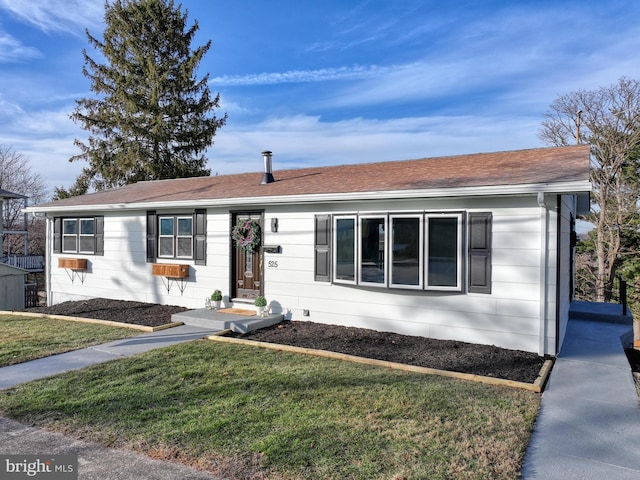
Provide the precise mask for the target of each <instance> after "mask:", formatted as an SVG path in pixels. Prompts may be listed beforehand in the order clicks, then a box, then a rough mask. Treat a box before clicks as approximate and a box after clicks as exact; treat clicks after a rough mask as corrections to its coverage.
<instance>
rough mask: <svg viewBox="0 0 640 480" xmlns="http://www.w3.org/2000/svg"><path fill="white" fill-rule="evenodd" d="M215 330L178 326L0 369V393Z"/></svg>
mask: <svg viewBox="0 0 640 480" xmlns="http://www.w3.org/2000/svg"><path fill="white" fill-rule="evenodd" d="M217 331H218V330H214V329H210V328H203V327H196V326H191V325H182V326H179V327H173V328H168V329H166V330H160V331H158V332H152V333H143V334H141V335H138V336H136V337H131V338H125V339H123V340H116V341H113V342H109V343H105V344H102V345H95V346H93V347H88V348H83V349H81V350H75V351H73V352H67V353H61V354H59V355H52V356H50V357H45V358H40V359H38V360H33V361H31V362H24V363H18V364H16V365H10V366H8V367H3V368H0V390H3V389H5V388H9V387H12V386H13V385H17V384H18V383H24V382H30V381H32V380H37V379H38V378H45V377H50V376H51V375H55V374H56V373H62V372H67V371H69V370H76V369H78V368H83V367H87V366H89V365H93V364H96V363H102V362H107V361H109V360H114V359H116V358H122V357H130V356H132V355H137V354H138V353H143V352H146V351H148V350H152V349H155V348H162V347H168V346H169V345H175V344H177V343H182V342H189V341H191V340H196V339H198V338H203V337H206V336H207V335H213V334H214V333H216V332H217Z"/></svg>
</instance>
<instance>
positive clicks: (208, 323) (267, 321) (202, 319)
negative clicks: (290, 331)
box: [171, 308, 284, 333]
mask: <svg viewBox="0 0 640 480" xmlns="http://www.w3.org/2000/svg"><path fill="white" fill-rule="evenodd" d="M283 320H284V315H283V314H281V313H272V314H270V315H267V316H265V317H260V316H258V315H236V314H234V313H220V312H218V311H216V310H207V309H206V308H200V309H197V310H187V311H186V312H181V313H174V314H173V315H171V321H172V322H182V323H184V324H185V325H192V326H194V327H204V328H211V329H214V330H231V331H233V332H236V333H248V332H251V331H253V330H258V329H260V328H264V327H269V326H271V325H275V324H276V323H280V322H281V321H283Z"/></svg>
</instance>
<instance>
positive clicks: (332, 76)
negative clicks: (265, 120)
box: [209, 65, 397, 86]
mask: <svg viewBox="0 0 640 480" xmlns="http://www.w3.org/2000/svg"><path fill="white" fill-rule="evenodd" d="M396 68H397V67H394V66H389V67H381V66H377V65H352V66H349V67H335V68H321V69H316V70H289V71H287V72H271V73H256V74H249V75H224V76H221V77H214V78H212V79H210V80H209V83H210V84H211V85H216V86H256V85H275V84H280V83H309V82H326V81H330V80H345V79H349V80H353V79H363V78H371V77H375V76H377V75H382V74H385V73H387V72H389V71H392V70H394V69H396Z"/></svg>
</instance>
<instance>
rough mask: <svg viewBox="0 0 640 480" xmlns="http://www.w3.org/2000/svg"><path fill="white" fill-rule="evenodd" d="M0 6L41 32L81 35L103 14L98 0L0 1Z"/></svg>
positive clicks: (96, 22) (95, 23) (100, 2)
mask: <svg viewBox="0 0 640 480" xmlns="http://www.w3.org/2000/svg"><path fill="white" fill-rule="evenodd" d="M0 9H2V10H6V11H8V12H9V13H10V14H11V15H13V16H14V17H16V18H18V19H20V21H22V22H24V23H28V24H31V25H34V26H36V27H37V28H39V29H40V30H42V31H45V32H67V33H72V34H74V35H78V34H82V32H84V29H85V28H87V27H90V26H95V25H97V24H99V22H100V21H101V20H102V18H103V16H104V2H102V1H100V0H0Z"/></svg>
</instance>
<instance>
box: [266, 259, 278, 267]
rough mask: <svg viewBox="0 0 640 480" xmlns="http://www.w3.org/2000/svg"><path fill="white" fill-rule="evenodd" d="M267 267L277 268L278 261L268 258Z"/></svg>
mask: <svg viewBox="0 0 640 480" xmlns="http://www.w3.org/2000/svg"><path fill="white" fill-rule="evenodd" d="M267 267H269V268H278V261H277V260H269V261H268V262H267Z"/></svg>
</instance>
